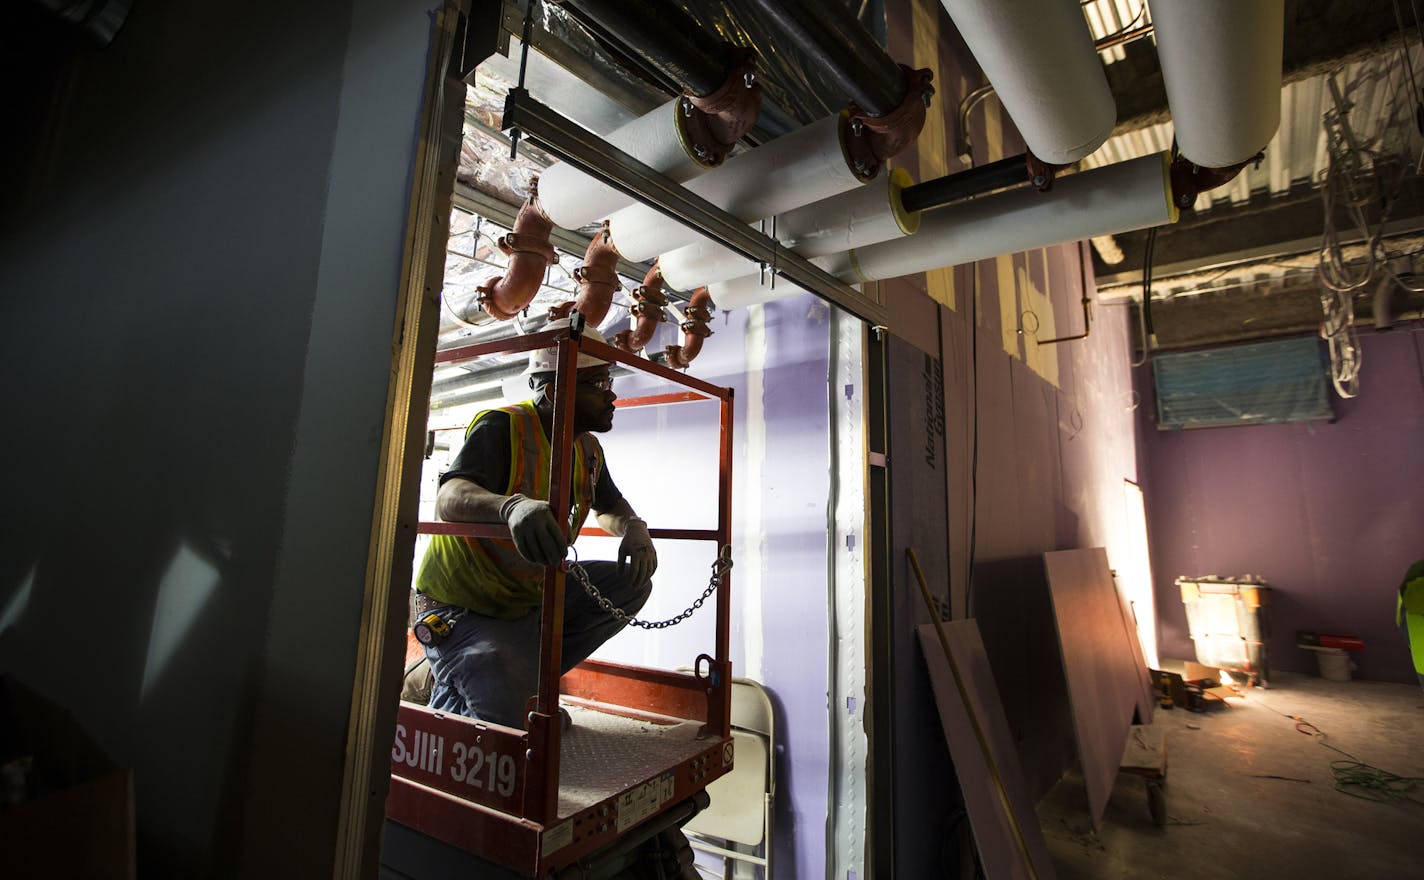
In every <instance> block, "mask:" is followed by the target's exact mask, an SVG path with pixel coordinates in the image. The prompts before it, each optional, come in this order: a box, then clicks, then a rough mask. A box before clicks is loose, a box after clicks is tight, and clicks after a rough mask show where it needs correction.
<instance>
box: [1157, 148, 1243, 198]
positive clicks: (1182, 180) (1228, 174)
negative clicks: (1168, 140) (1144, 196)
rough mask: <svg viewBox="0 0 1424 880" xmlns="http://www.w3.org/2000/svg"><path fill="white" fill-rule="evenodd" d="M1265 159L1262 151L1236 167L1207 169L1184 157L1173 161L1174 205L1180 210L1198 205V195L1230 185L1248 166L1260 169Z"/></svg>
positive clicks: (1171, 174)
mask: <svg viewBox="0 0 1424 880" xmlns="http://www.w3.org/2000/svg"><path fill="white" fill-rule="evenodd" d="M1238 155H1239V154H1238ZM1265 158H1266V153H1265V152H1264V151H1262V152H1259V153H1257V154H1256V155H1254V156H1252V157H1251V158H1249V159H1247V160H1246V161H1245V162H1237V163H1236V164H1235V165H1227V166H1225V167H1224V168H1205V167H1202V166H1200V165H1195V164H1193V163H1192V162H1191V161H1190V160H1188V159H1187V158H1185V157H1184V156H1178V157H1177V158H1175V159H1173V160H1172V166H1171V169H1170V171H1169V172H1168V173H1169V175H1170V177H1171V181H1172V204H1173V205H1174V206H1175V207H1177V208H1179V209H1181V208H1190V207H1192V206H1193V205H1195V204H1196V201H1197V196H1198V195H1200V194H1201V193H1204V192H1206V191H1207V190H1211V189H1216V188H1217V187H1218V186H1223V185H1225V184H1227V183H1230V182H1231V181H1232V180H1234V179H1235V178H1236V175H1238V174H1240V173H1241V171H1242V170H1243V169H1244V168H1245V167H1246V166H1247V165H1255V166H1256V167H1258V168H1259V167H1260V165H1261V160H1263V159H1265Z"/></svg>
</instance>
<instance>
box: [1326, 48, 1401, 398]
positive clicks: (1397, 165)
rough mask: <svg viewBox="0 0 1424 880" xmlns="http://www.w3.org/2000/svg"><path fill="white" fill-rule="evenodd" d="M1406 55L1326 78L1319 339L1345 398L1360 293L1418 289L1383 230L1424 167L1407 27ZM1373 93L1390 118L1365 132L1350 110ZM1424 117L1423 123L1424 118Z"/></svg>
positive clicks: (1350, 389) (1350, 388)
mask: <svg viewBox="0 0 1424 880" xmlns="http://www.w3.org/2000/svg"><path fill="white" fill-rule="evenodd" d="M1401 54H1402V55H1403V61H1404V63H1403V64H1402V65H1400V64H1396V63H1394V61H1395V60H1396V59H1395V58H1394V57H1393V56H1386V57H1385V58H1384V59H1382V60H1381V61H1380V62H1377V63H1374V64H1371V65H1368V66H1366V67H1365V68H1364V69H1363V70H1361V71H1360V72H1359V74H1358V75H1357V76H1355V77H1354V78H1353V79H1352V80H1350V81H1349V82H1348V83H1347V84H1346V85H1345V86H1344V88H1343V89H1342V88H1341V87H1340V84H1339V82H1338V81H1337V77H1336V75H1335V74H1331V75H1330V76H1329V77H1328V78H1327V82H1328V84H1329V87H1330V94H1331V97H1332V99H1333V101H1332V106H1331V107H1330V108H1328V109H1327V110H1326V111H1325V115H1324V124H1325V134H1326V150H1327V155H1328V158H1329V164H1328V166H1327V169H1326V172H1325V179H1324V185H1323V187H1322V190H1321V199H1322V201H1323V203H1324V212H1325V215H1324V231H1323V234H1322V236H1321V243H1320V255H1319V257H1320V259H1319V264H1318V266H1317V268H1316V277H1317V279H1318V280H1319V282H1320V307H1321V312H1322V319H1321V322H1320V336H1321V338H1322V339H1324V340H1325V342H1326V344H1327V347H1328V349H1329V353H1330V378H1331V381H1332V382H1333V383H1334V385H1335V390H1336V392H1337V393H1338V394H1339V395H1340V396H1341V397H1346V398H1349V397H1354V396H1356V395H1357V394H1359V383H1360V361H1361V356H1360V355H1361V352H1360V342H1359V336H1358V333H1357V331H1356V325H1355V305H1354V296H1355V294H1356V292H1358V291H1361V290H1363V289H1365V288H1366V287H1368V286H1370V285H1371V284H1399V285H1402V286H1404V287H1405V288H1406V289H1409V290H1413V291H1417V290H1418V289H1417V288H1415V287H1413V286H1411V285H1410V284H1408V283H1407V282H1406V279H1405V278H1403V277H1401V276H1400V275H1398V274H1396V273H1395V271H1394V269H1393V268H1392V267H1391V259H1392V257H1391V255H1390V254H1389V253H1387V251H1386V249H1385V247H1384V243H1383V237H1384V231H1385V224H1386V223H1387V222H1388V219H1389V215H1390V212H1391V210H1392V209H1393V208H1394V205H1395V202H1396V201H1397V199H1398V198H1399V196H1400V194H1401V192H1402V191H1403V189H1404V184H1405V183H1406V181H1407V179H1408V178H1409V177H1410V176H1412V175H1416V174H1418V173H1419V164H1418V162H1416V161H1413V160H1412V159H1413V157H1411V156H1410V155H1409V152H1410V151H1411V149H1412V148H1411V146H1410V142H1411V140H1413V137H1412V135H1411V134H1410V128H1411V127H1412V126H1411V125H1410V123H1411V122H1412V121H1414V120H1415V118H1416V116H1417V115H1419V114H1420V113H1421V107H1420V94H1419V92H1418V91H1417V87H1416V85H1415V82H1414V68H1413V64H1412V60H1411V58H1410V48H1409V47H1408V46H1407V45H1406V44H1405V43H1404V40H1403V28H1402V27H1401ZM1406 73H1407V79H1406V75H1405V74H1406ZM1374 89H1383V90H1385V95H1386V101H1385V103H1384V106H1385V109H1386V112H1385V113H1384V114H1382V115H1381V117H1380V118H1379V119H1377V120H1371V121H1369V122H1368V123H1367V124H1369V125H1371V126H1372V127H1373V129H1374V130H1373V131H1365V130H1363V129H1361V128H1359V127H1357V126H1356V125H1354V124H1352V122H1351V116H1350V111H1351V109H1353V108H1354V107H1355V106H1356V105H1357V103H1359V104H1363V103H1365V102H1364V100H1363V97H1362V96H1363V95H1364V94H1365V93H1366V92H1367V90H1368V91H1373V90H1374ZM1419 118H1420V120H1421V123H1420V124H1424V116H1419ZM1421 134H1424V131H1421ZM1339 214H1344V216H1345V217H1347V218H1348V220H1349V223H1350V226H1352V227H1353V228H1352V229H1350V230H1348V231H1347V233H1346V234H1348V235H1350V236H1351V237H1356V238H1358V239H1359V240H1360V241H1361V242H1363V245H1362V247H1363V255H1362V256H1361V257H1357V258H1355V259H1353V260H1348V259H1346V257H1345V252H1344V251H1345V249H1344V246H1343V243H1342V230H1341V229H1340V227H1339V225H1338V223H1337V215H1339ZM1386 293H1387V290H1386Z"/></svg>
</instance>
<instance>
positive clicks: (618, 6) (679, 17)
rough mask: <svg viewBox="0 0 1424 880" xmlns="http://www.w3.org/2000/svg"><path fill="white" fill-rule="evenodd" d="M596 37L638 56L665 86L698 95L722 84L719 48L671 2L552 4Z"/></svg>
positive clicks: (574, 0) (560, 0)
mask: <svg viewBox="0 0 1424 880" xmlns="http://www.w3.org/2000/svg"><path fill="white" fill-rule="evenodd" d="M554 2H555V3H556V5H558V6H560V7H562V8H563V9H564V10H565V11H567V12H568V13H569V14H570V15H571V16H573V18H574V19H575V20H576V21H578V23H579V24H581V25H583V26H584V28H585V29H586V30H589V31H591V32H593V34H594V36H595V37H602V38H604V39H605V40H608V41H611V42H613V43H615V44H616V45H617V46H618V47H620V48H629V49H633V50H635V51H637V52H638V54H639V55H641V56H642V57H643V58H644V59H646V60H647V61H648V62H649V63H650V64H651V65H652V66H653V67H654V68H656V69H657V70H658V72H659V73H661V74H662V75H663V76H664V77H666V78H667V79H668V80H669V81H670V82H674V83H677V84H678V85H679V86H681V87H683V88H686V89H690V90H691V91H692V92H693V93H695V94H698V95H706V94H709V93H711V92H713V91H715V90H716V89H717V88H718V86H720V85H721V84H722V80H723V70H724V67H725V65H724V63H723V48H724V44H723V43H722V42H721V41H720V40H718V39H716V38H715V37H713V36H712V35H711V34H709V33H707V32H706V31H704V30H703V29H702V28H701V27H700V26H699V25H698V24H697V22H696V21H695V20H693V18H692V17H691V16H690V15H688V14H687V13H686V12H684V11H683V10H682V9H681V8H679V7H678V5H677V4H676V3H666V2H657V0H554Z"/></svg>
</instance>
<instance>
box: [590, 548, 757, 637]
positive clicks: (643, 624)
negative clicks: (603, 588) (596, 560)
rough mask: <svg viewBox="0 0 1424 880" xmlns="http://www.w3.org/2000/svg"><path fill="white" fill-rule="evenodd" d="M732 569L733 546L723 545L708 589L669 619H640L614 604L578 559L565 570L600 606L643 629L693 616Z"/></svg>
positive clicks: (665, 624) (675, 622)
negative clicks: (591, 578)
mask: <svg viewBox="0 0 1424 880" xmlns="http://www.w3.org/2000/svg"><path fill="white" fill-rule="evenodd" d="M731 569H732V548H731V547H730V546H727V547H723V548H722V550H721V552H720V553H719V554H718V556H717V559H716V560H715V561H714V562H713V563H712V577H711V578H709V579H708V581H707V589H705V590H703V591H702V595H701V596H698V597H697V599H696V600H694V601H693V603H692V604H691V605H689V606H688V607H687V610H686V611H683V612H682V613H681V614H679V615H677V616H676V617H669V618H668V619H667V620H639V619H638V618H636V617H634V616H633V615H631V614H629V613H628V612H626V611H624V610H623V609H622V608H619V607H618V606H617V605H614V604H613V602H612V600H610V599H609V598H608V597H607V596H605V595H603V593H601V592H599V589H598V587H595V586H594V585H593V582H592V581H590V580H589V578H588V572H586V571H584V568H583V566H582V565H579V564H578V560H577V559H571V560H568V561H566V562H565V563H564V570H565V571H567V572H568V573H569V574H571V575H573V576H574V580H576V581H578V582H579V584H580V585H581V586H582V587H583V590H584V592H585V593H588V595H589V597H590V598H592V599H593V601H595V602H597V603H598V607H600V608H602V609H603V610H604V611H607V612H608V613H609V614H611V615H613V617H614V618H615V619H617V620H619V621H622V622H623V623H624V624H627V625H628V626H636V627H640V628H642V629H667V628H668V627H670V626H676V625H677V624H679V623H682V622H683V621H684V620H686V619H688V618H689V617H691V616H692V615H693V614H694V613H695V612H696V611H697V609H699V608H701V607H702V603H704V602H706V601H707V598H708V597H709V596H711V595H712V594H713V593H715V592H717V588H718V587H720V586H722V578H723V577H724V576H726V574H727V572H728V571H730V570H731Z"/></svg>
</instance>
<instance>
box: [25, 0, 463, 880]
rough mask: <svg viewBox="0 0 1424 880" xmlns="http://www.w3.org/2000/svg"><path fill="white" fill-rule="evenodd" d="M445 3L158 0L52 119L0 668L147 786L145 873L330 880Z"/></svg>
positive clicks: (32, 288) (33, 164) (28, 257)
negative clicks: (429, 90) (437, 18)
mask: <svg viewBox="0 0 1424 880" xmlns="http://www.w3.org/2000/svg"><path fill="white" fill-rule="evenodd" d="M434 8H437V5H436V4H435V3H434V0H426V2H424V3H414V4H412V3H404V4H390V3H384V4H383V3H379V2H375V0H370V2H363V0H358V2H339V0H336V2H324V3H323V2H318V3H300V4H293V3H278V2H257V3H248V4H243V6H242V7H241V8H240V9H236V8H232V7H226V6H218V5H212V4H193V3H181V2H174V0H147V2H141V3H137V4H135V7H134V10H133V12H132V14H131V15H130V17H129V20H128V22H127V24H126V26H125V27H124V29H123V31H122V32H121V33H120V35H119V37H118V39H117V40H116V41H115V42H114V43H113V44H112V45H111V46H110V47H108V48H107V49H104V50H102V51H82V52H80V53H78V55H77V57H76V59H75V61H74V63H73V66H72V67H71V68H68V69H65V68H61V69H59V70H58V71H56V73H57V76H58V79H57V80H55V81H54V82H55V83H57V93H58V94H60V95H61V96H62V99H61V100H60V101H59V102H57V103H56V104H54V105H52V106H53V110H52V112H49V113H47V114H45V115H38V114H37V115H36V116H35V118H32V119H31V120H29V122H30V123H31V125H29V126H27V128H28V129H29V131H30V132H31V133H32V134H33V135H34V139H33V140H32V141H31V142H32V143H35V144H38V145H39V146H38V148H37V149H35V150H33V151H32V152H31V154H30V161H29V162H28V164H27V165H26V166H24V167H23V168H22V169H20V170H22V171H23V172H24V173H23V178H22V179H23V180H24V182H25V184H26V190H25V191H26V192H27V193H29V195H30V198H28V199H24V200H20V201H18V202H17V201H14V200H12V201H10V202H9V203H8V209H7V210H6V216H5V218H4V222H5V226H6V233H5V235H4V238H3V243H0V302H3V304H4V305H3V308H4V312H3V319H0V364H3V366H2V367H0V372H3V375H5V376H6V379H7V381H6V396H7V398H8V399H7V409H8V413H9V418H8V419H7V420H6V421H7V427H6V429H5V430H4V431H3V432H0V455H3V457H4V459H5V460H6V461H8V462H10V463H11V464H10V467H9V479H8V480H7V486H6V491H5V502H6V510H7V515H6V517H5V520H6V526H5V528H4V529H3V530H0V669H3V670H4V671H7V672H10V673H13V674H15V675H16V676H17V677H18V678H20V679H21V680H23V681H25V682H27V683H28V684H30V685H31V686H34V687H37V688H40V689H42V690H44V691H45V692H46V693H48V694H49V696H50V697H51V698H52V699H54V700H55V701H56V702H58V703H60V704H61V705H63V706H64V707H66V708H68V709H69V710H71V711H72V712H73V713H74V714H75V715H76V716H77V717H78V719H79V721H80V722H81V723H82V724H83V725H84V726H85V727H86V728H87V729H88V730H90V731H91V732H92V733H93V734H95V736H96V737H97V738H98V740H99V741H100V742H101V744H102V745H103V746H104V747H105V748H106V749H107V750H108V751H109V752H110V753H111V754H112V755H113V757H114V758H115V759H116V760H117V761H119V762H121V763H122V764H125V765H128V766H131V767H133V768H134V771H135V780H136V787H137V805H138V822H139V837H140V840H139V846H140V850H139V860H140V874H141V875H145V876H211V875H226V874H232V873H239V872H240V873H243V874H249V875H250V874H256V873H258V872H262V871H264V870H267V869H275V868H278V867H280V870H279V871H278V873H280V874H282V875H284V876H298V875H306V874H311V875H317V874H322V873H326V874H329V873H330V871H331V864H332V845H333V841H334V837H335V832H336V824H337V809H338V805H337V799H338V793H339V791H340V785H341V769H342V764H343V749H344V747H345V738H346V724H347V718H348V714H349V711H350V702H351V696H350V695H351V690H352V685H353V675H354V673H353V660H354V658H355V653H356V631H357V627H358V621H359V614H360V609H361V603H362V588H363V575H364V570H365V565H366V557H367V544H368V540H369V532H370V523H371V511H372V505H373V503H374V498H375V495H374V491H375V477H376V468H377V458H378V452H379V449H380V445H381V435H382V424H383V416H384V408H385V401H386V394H387V382H388V379H389V375H388V373H389V368H390V357H391V354H390V353H391V348H390V345H391V338H392V332H393V328H394V323H393V320H394V317H395V301H396V296H397V290H398V284H399V277H400V271H401V269H400V267H401V260H402V245H403V239H404V231H405V224H406V218H407V205H408V199H409V187H410V179H411V173H412V162H413V158H414V155H415V148H416V142H417V122H418V116H419V112H420V106H421V100H422V90H423V87H424V77H425V69H426V60H427V52H428V46H429V43H430V35H431V20H432V19H431V15H430V13H431V11H432V9H434ZM12 34H13V32H12ZM33 85H34V88H35V90H36V91H40V92H42V91H43V90H44V89H45V88H47V87H48V85H49V84H48V83H45V82H35V83H34V84H33ZM12 192H13V190H12Z"/></svg>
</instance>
